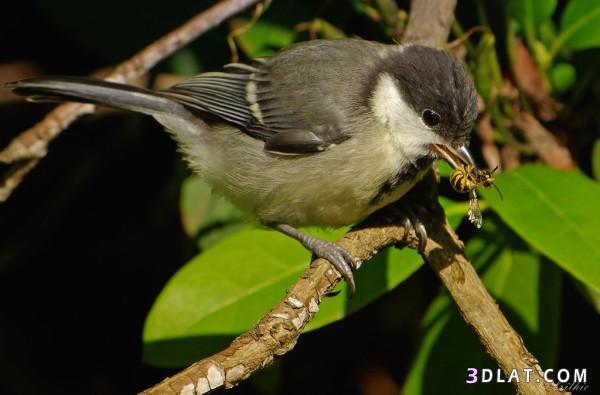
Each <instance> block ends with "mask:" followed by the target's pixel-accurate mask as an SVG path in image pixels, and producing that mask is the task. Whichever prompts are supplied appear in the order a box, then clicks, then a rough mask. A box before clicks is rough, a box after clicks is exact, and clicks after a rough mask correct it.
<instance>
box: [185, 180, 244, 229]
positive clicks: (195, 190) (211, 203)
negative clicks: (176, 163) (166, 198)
mask: <svg viewBox="0 0 600 395" xmlns="http://www.w3.org/2000/svg"><path fill="white" fill-rule="evenodd" d="M179 207H180V209H181V222H182V224H183V228H184V230H185V232H186V233H187V234H188V235H189V236H190V237H192V238H196V237H197V236H198V234H199V233H200V232H202V231H205V230H207V229H209V228H210V229H211V230H212V229H213V228H217V227H219V225H230V224H231V225H234V226H237V227H238V228H239V222H240V221H241V220H242V219H243V218H244V214H243V213H242V211H241V210H239V209H238V208H236V207H235V206H234V205H232V204H231V203H229V202H228V201H226V200H225V199H223V198H221V197H220V196H217V195H215V194H214V193H213V192H212V188H211V187H210V185H208V183H206V181H205V180H204V179H203V178H202V177H200V176H197V175H192V176H190V177H188V178H186V179H185V181H184V182H183V184H182V186H181V197H180V204H179Z"/></svg>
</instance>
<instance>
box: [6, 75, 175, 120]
mask: <svg viewBox="0 0 600 395" xmlns="http://www.w3.org/2000/svg"><path fill="white" fill-rule="evenodd" d="M4 86H5V87H6V88H10V89H13V92H14V93H16V94H18V95H22V96H26V97H27V100H29V101H35V102H37V101H52V102H56V101H75V102H81V103H92V104H102V105H105V106H109V107H116V108H123V109H126V110H130V111H136V112H141V113H143V114H148V115H160V114H172V115H174V114H177V113H178V112H181V111H186V110H185V109H184V108H183V106H182V105H181V104H179V103H177V102H175V101H173V100H171V99H169V98H168V97H166V96H164V95H162V94H161V93H160V92H156V91H152V90H149V89H144V88H139V87H135V86H131V85H125V84H119V83H116V82H109V81H103V80H97V79H92V78H83V77H38V78H31V79H26V80H21V81H15V82H9V83H7V84H5V85H4Z"/></svg>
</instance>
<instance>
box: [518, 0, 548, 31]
mask: <svg viewBox="0 0 600 395" xmlns="http://www.w3.org/2000/svg"><path fill="white" fill-rule="evenodd" d="M556 3H557V0H510V1H509V2H508V8H507V11H508V13H509V15H510V16H512V17H513V18H514V19H516V20H517V21H518V22H519V23H520V24H521V26H523V27H524V28H525V29H527V26H531V27H535V26H536V25H538V24H540V23H542V22H543V21H545V20H546V19H549V18H550V17H551V16H552V14H553V13H554V10H555V9H556Z"/></svg>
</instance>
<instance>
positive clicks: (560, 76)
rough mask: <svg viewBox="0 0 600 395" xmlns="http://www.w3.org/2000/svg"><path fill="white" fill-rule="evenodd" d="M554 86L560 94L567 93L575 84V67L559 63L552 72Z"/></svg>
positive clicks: (551, 77)
mask: <svg viewBox="0 0 600 395" xmlns="http://www.w3.org/2000/svg"><path fill="white" fill-rule="evenodd" d="M550 80H551V81H552V86H553V87H554V89H555V90H556V91H557V92H559V93H562V92H565V91H566V90H567V89H569V88H571V87H572V86H573V84H574V83H575V80H576V76H575V67H573V66H572V65H571V64H569V63H558V64H556V65H555V66H554V67H553V68H552V70H551V71H550Z"/></svg>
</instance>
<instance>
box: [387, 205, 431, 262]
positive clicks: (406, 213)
mask: <svg viewBox="0 0 600 395" xmlns="http://www.w3.org/2000/svg"><path fill="white" fill-rule="evenodd" d="M392 211H393V214H394V215H396V216H398V217H399V218H403V219H404V221H403V225H404V228H405V229H406V231H407V232H408V230H409V229H411V228H412V229H413V230H414V232H415V235H416V236H417V239H418V240H419V252H421V253H423V252H424V251H425V247H426V246H427V240H428V236H427V229H425V224H424V223H423V221H421V219H420V218H421V216H420V215H426V214H425V211H426V209H425V208H423V207H420V206H413V205H410V204H403V203H402V202H400V204H394V205H392ZM417 213H418V214H417Z"/></svg>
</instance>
